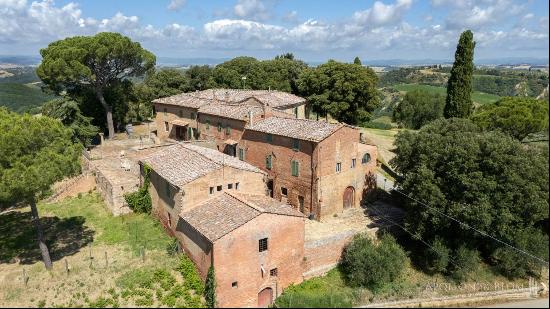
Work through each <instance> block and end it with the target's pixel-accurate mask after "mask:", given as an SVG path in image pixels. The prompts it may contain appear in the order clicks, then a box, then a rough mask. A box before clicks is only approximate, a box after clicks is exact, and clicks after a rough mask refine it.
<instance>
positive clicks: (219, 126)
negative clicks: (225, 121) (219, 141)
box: [218, 122, 222, 132]
mask: <svg viewBox="0 0 550 309" xmlns="http://www.w3.org/2000/svg"><path fill="white" fill-rule="evenodd" d="M221 131H222V123H221V122H218V132H221Z"/></svg>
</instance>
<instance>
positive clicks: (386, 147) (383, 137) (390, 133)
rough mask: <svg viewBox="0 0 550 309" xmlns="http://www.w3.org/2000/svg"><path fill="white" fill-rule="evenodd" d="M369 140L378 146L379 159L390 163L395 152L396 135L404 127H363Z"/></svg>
mask: <svg viewBox="0 0 550 309" xmlns="http://www.w3.org/2000/svg"><path fill="white" fill-rule="evenodd" d="M361 130H362V132H363V133H364V134H365V137H366V139H367V142H368V143H370V144H373V145H376V146H378V159H379V160H381V161H382V162H385V163H388V162H389V161H390V160H391V159H392V158H393V157H394V156H395V154H394V153H393V152H392V150H393V148H394V145H393V142H394V141H395V135H396V134H397V133H399V131H400V130H402V129H391V130H381V129H372V128H361Z"/></svg>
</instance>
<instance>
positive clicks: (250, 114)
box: [248, 110, 254, 126]
mask: <svg viewBox="0 0 550 309" xmlns="http://www.w3.org/2000/svg"><path fill="white" fill-rule="evenodd" d="M253 116H254V113H253V112H252V111H251V110H249V111H248V125H250V126H251V125H252V124H253V121H254V120H253V118H252V117H253Z"/></svg>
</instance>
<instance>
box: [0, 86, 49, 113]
mask: <svg viewBox="0 0 550 309" xmlns="http://www.w3.org/2000/svg"><path fill="white" fill-rule="evenodd" d="M53 98H55V96H53V95H49V94H46V93H44V92H42V90H41V89H40V87H39V86H37V85H36V84H28V85H27V84H16V83H0V106H6V107H7V108H8V109H10V110H12V111H15V112H18V113H22V112H28V111H30V110H31V109H33V108H35V107H38V106H41V105H42V104H44V103H45V102H46V101H49V100H51V99H53Z"/></svg>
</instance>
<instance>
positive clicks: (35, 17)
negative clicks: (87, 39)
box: [0, 0, 548, 58]
mask: <svg viewBox="0 0 550 309" xmlns="http://www.w3.org/2000/svg"><path fill="white" fill-rule="evenodd" d="M435 1H439V2H440V3H437V4H438V5H448V6H452V7H453V8H456V7H457V6H459V5H460V6H467V8H468V9H467V10H463V12H464V15H461V19H462V21H461V22H462V24H460V25H459V24H456V25H454V26H453V27H451V26H449V23H450V22H449V20H450V19H452V18H458V17H457V16H458V15H457V16H455V15H453V14H458V13H457V12H459V10H458V9H457V10H455V9H451V13H450V14H449V16H447V17H446V18H445V16H444V17H443V18H437V19H436V18H434V19H427V20H425V21H424V22H425V23H426V24H427V25H426V26H416V25H411V24H408V23H407V22H406V21H404V14H405V13H406V12H407V11H408V10H409V9H410V8H411V7H412V5H413V4H412V2H411V1H405V0H396V1H394V2H393V3H389V4H384V3H382V2H375V3H374V4H373V5H372V7H370V8H368V9H367V10H364V11H359V12H356V13H355V14H353V15H352V16H350V18H349V19H347V20H341V21H339V22H330V23H327V22H323V21H319V20H315V19H310V20H307V21H305V22H299V21H297V20H296V22H292V23H286V24H284V25H285V26H282V25H277V24H272V23H267V22H262V21H259V20H251V19H246V18H235V19H231V18H223V19H222V18H220V19H217V20H212V21H210V22H207V23H205V24H204V25H202V26H201V27H198V28H197V29H195V28H193V27H190V26H188V25H185V24H179V23H170V24H166V25H162V26H153V25H148V24H144V23H143V21H142V20H141V19H140V18H139V17H138V16H127V15H125V14H124V13H123V12H118V13H116V14H115V15H114V16H112V17H110V18H105V19H101V20H97V19H94V18H92V17H89V16H86V15H85V14H84V13H83V12H82V11H81V9H80V8H79V6H78V5H77V4H75V3H72V2H71V3H68V4H65V5H56V4H55V3H54V2H53V1H51V0H44V1H34V2H32V3H29V2H26V1H24V0H19V1H14V0H11V1H6V0H0V50H2V51H6V50H7V52H9V51H11V50H15V48H18V49H20V50H25V51H26V52H25V53H36V52H37V51H38V49H39V48H41V47H44V46H45V45H47V44H48V43H49V42H51V41H54V40H57V39H61V38H64V37H67V36H73V35H92V34H95V33H97V32H100V31H116V32H120V33H122V34H124V35H127V36H129V37H131V38H132V39H134V40H137V41H139V42H141V43H142V45H143V46H144V47H145V48H148V49H150V50H152V51H153V52H155V53H157V54H159V55H167V54H172V55H180V56H183V55H185V53H186V52H190V51H195V52H196V53H195V56H205V54H206V53H208V55H209V56H216V57H230V56H233V55H239V54H241V55H242V54H248V55H250V54H252V55H258V54H259V53H263V54H277V53H280V52H286V51H294V52H298V53H302V54H304V53H308V54H309V55H313V56H314V57H344V56H343V55H346V54H353V55H357V54H359V55H362V54H363V55H365V57H366V56H367V55H377V56H376V57H379V58H391V57H405V58H426V57H430V56H432V57H443V58H450V57H452V55H453V53H454V48H455V46H456V43H457V40H458V37H459V35H460V31H462V29H461V28H460V27H462V26H465V25H468V26H472V25H475V26H476V29H474V39H475V40H476V41H477V47H476V55H479V54H483V53H485V54H487V53H489V52H491V53H494V51H495V50H496V51H498V55H497V56H502V55H504V54H503V53H506V52H508V53H509V54H508V55H510V54H513V53H517V51H524V53H528V54H529V55H533V54H534V53H541V54H540V56H539V57H544V56H546V54H543V52H544V51H545V52H546V53H547V52H548V17H547V16H546V17H542V18H541V17H536V15H535V16H531V15H533V14H531V15H529V14H530V12H526V11H525V10H523V8H522V7H519V8H517V7H516V8H514V5H515V4H510V3H509V2H508V1H507V0H484V1H483V2H476V3H473V2H469V1H463V2H462V3H458V4H456V3H453V4H451V3H450V2H449V3H447V4H445V3H443V2H444V1H445V0H434V1H433V2H435ZM499 3H505V4H508V6H506V8H507V10H508V12H502V8H497V7H496V4H499ZM239 4H243V5H244V2H243V1H241V2H239ZM481 5H483V6H481ZM243 10H244V8H243ZM291 13H292V12H291ZM506 14H508V15H506ZM510 14H512V15H510ZM514 14H515V15H514ZM495 15H502V16H504V17H500V18H511V16H516V20H520V19H521V20H525V21H529V22H524V23H518V24H517V25H516V26H514V27H512V29H502V28H501V27H499V24H496V22H493V21H492V20H491V18H493V17H495ZM293 16H295V17H297V13H295V14H293ZM506 16H508V17H506ZM249 18H250V17H249ZM442 21H443V22H442ZM511 24H513V23H511ZM328 55H331V56H328ZM442 55H443V56H442Z"/></svg>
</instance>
